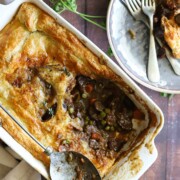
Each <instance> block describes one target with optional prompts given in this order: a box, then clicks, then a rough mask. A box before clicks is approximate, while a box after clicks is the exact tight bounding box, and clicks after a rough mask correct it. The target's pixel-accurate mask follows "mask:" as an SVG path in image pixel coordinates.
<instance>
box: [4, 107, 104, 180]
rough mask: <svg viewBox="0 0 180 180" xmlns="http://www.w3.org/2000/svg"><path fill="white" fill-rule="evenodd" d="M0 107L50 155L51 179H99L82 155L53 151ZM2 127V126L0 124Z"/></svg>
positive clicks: (93, 167) (72, 152)
mask: <svg viewBox="0 0 180 180" xmlns="http://www.w3.org/2000/svg"><path fill="white" fill-rule="evenodd" d="M0 108H1V109H2V110H3V111H4V112H6V114H7V115H8V116H9V117H10V118H11V119H12V120H13V121H14V122H15V123H16V124H17V125H19V127H20V128H21V129H23V130H24V132H26V134H27V135H29V136H30V137H31V139H33V140H34V141H35V142H36V143H37V144H38V145H39V146H41V147H42V148H43V149H44V152H45V153H46V154H47V155H48V156H49V157H50V160H51V163H50V176H51V179H52V180H59V179H61V180H75V179H78V180H84V179H87V180H88V179H91V180H101V177H100V175H99V173H98V171H97V169H96V168H95V166H94V165H93V164H92V162H91V161H90V160H89V159H88V158H86V157H85V156H84V155H82V154H80V153H77V152H74V151H64V152H55V151H53V149H52V148H51V147H45V146H44V145H42V144H41V143H40V142H39V141H38V140H37V139H36V138H35V137H34V136H33V135H32V134H30V133H29V132H28V131H27V130H26V129H25V128H24V127H23V125H22V124H21V123H20V122H19V121H18V120H16V119H15V118H14V117H13V116H12V115H11V114H10V113H9V112H8V111H7V110H6V109H5V108H4V107H3V106H2V105H1V104H0ZM0 127H2V126H0Z"/></svg>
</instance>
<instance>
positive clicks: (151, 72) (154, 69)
mask: <svg viewBox="0 0 180 180" xmlns="http://www.w3.org/2000/svg"><path fill="white" fill-rule="evenodd" d="M149 20H150V42H149V60H148V78H149V80H150V81H151V82H158V81H159V80H160V74H159V66H158V61H157V54H156V46H155V40H154V35H153V16H151V17H150V18H149Z"/></svg>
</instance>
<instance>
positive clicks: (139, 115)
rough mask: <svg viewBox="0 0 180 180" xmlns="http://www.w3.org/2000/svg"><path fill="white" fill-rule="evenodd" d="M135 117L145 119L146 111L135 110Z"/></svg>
mask: <svg viewBox="0 0 180 180" xmlns="http://www.w3.org/2000/svg"><path fill="white" fill-rule="evenodd" d="M133 118H134V119H144V118H145V115H144V113H142V112H141V111H140V110H138V109H136V110H135V111H134V112H133Z"/></svg>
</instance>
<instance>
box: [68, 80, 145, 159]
mask: <svg viewBox="0 0 180 180" xmlns="http://www.w3.org/2000/svg"><path fill="white" fill-rule="evenodd" d="M65 102H66V106H67V109H68V112H69V115H70V116H71V118H72V121H73V123H72V124H74V125H73V128H74V131H76V132H80V133H81V134H82V133H83V135H84V136H85V137H86V138H85V139H86V140H87V141H88V143H89V147H90V148H92V149H93V150H95V153H96V155H97V156H99V155H101V156H102V154H104V155H106V156H107V157H110V158H113V157H114V153H116V152H119V151H120V150H121V148H122V147H123V145H124V144H125V143H126V142H127V139H126V138H125V137H126V136H124V135H123V134H127V133H130V132H131V131H133V128H132V119H133V118H134V112H135V111H136V112H137V111H139V110H138V109H137V108H136V106H135V105H134V104H133V102H132V101H131V100H130V99H129V98H128V97H127V96H126V95H125V94H124V93H123V92H122V91H121V90H120V88H119V87H118V86H117V85H116V84H115V83H113V82H111V81H109V80H107V79H97V80H94V79H90V78H89V77H85V76H78V77H77V78H76V85H75V87H74V88H73V89H72V91H71V97H70V99H66V100H65ZM139 112H140V111H139ZM136 114H137V113H136ZM140 114H141V115H142V113H141V112H140ZM77 119H78V120H77ZM77 122H78V124H77ZM77 127H81V128H77Z"/></svg>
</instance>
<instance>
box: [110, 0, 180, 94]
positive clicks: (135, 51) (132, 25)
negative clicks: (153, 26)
mask: <svg viewBox="0 0 180 180" xmlns="http://www.w3.org/2000/svg"><path fill="white" fill-rule="evenodd" d="M129 29H131V30H132V31H134V32H135V34H136V38H135V39H131V36H130V34H129V32H128V30H129ZM107 33H108V39H109V42H110V46H111V48H112V51H113V53H114V55H115V57H116V59H117V61H118V63H119V64H120V66H121V67H122V68H123V70H124V71H125V72H126V73H127V74H128V75H129V76H130V77H132V78H133V79H134V80H136V81H137V82H138V83H140V84H142V85H144V86H146V87H148V88H150V89H153V90H156V91H159V92H167V93H180V76H177V75H176V74H175V72H174V71H173V69H172V67H171V65H170V63H169V62H168V60H167V59H166V57H165V58H162V59H159V60H158V64H159V69H160V76H161V79H160V81H159V82H158V83H153V82H150V81H149V80H148V78H147V74H146V72H147V71H146V69H147V60H148V52H149V49H148V48H149V30H148V29H147V27H146V26H145V25H144V24H143V23H142V22H140V21H135V20H134V19H133V17H132V16H131V15H130V13H129V12H128V10H127V9H126V8H125V6H124V5H123V4H122V3H121V1H120V0H111V2H110V5H109V10H108V16H107ZM176 63H178V65H179V67H180V60H179V61H176Z"/></svg>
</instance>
